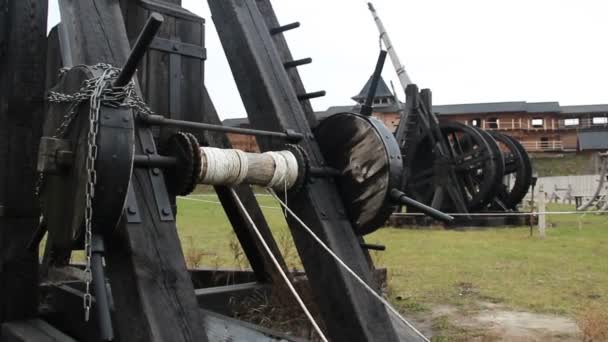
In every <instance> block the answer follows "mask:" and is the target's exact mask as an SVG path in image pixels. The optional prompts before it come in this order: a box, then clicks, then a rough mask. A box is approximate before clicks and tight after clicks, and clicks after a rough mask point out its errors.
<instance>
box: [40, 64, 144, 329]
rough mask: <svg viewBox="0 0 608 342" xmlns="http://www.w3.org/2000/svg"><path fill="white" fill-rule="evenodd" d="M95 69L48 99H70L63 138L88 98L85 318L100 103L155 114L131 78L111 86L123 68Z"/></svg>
mask: <svg viewBox="0 0 608 342" xmlns="http://www.w3.org/2000/svg"><path fill="white" fill-rule="evenodd" d="M92 68H93V69H96V70H101V71H103V73H102V75H101V76H99V77H95V78H91V79H89V80H86V81H85V82H84V83H83V85H82V87H81V88H80V90H79V91H78V92H76V93H74V94H63V93H58V92H54V91H51V92H49V96H48V98H47V100H48V101H49V102H51V103H69V104H70V105H69V106H68V108H67V111H66V113H65V115H64V117H63V120H62V122H61V124H60V125H59V126H58V127H57V129H56V130H55V134H54V136H53V137H55V138H63V137H65V135H66V134H67V133H68V132H69V130H70V127H71V125H72V123H73V121H74V119H75V118H76V117H77V115H78V107H79V106H80V104H82V103H83V102H84V101H87V100H88V101H89V132H88V135H87V156H86V164H85V168H86V172H87V184H86V188H85V201H86V203H85V204H86V205H85V218H84V219H85V233H84V251H85V256H86V264H85V269H84V273H85V294H84V297H83V308H84V319H85V321H88V320H89V316H90V311H91V304H92V296H91V281H92V274H91V256H92V248H91V247H92V246H91V242H92V239H93V200H94V198H95V185H96V184H97V171H96V169H95V161H96V160H97V153H98V150H99V148H98V146H97V134H98V130H99V112H100V110H101V106H102V105H104V106H109V107H128V108H132V109H134V111H135V112H136V113H145V114H152V111H151V110H150V109H149V108H148V106H147V105H146V103H145V102H144V101H143V100H142V99H141V98H140V97H139V95H137V92H136V91H135V83H134V82H130V83H129V84H128V85H127V86H125V87H122V88H116V87H112V86H111V85H112V82H113V81H114V79H116V77H117V76H118V75H119V74H120V69H118V68H115V67H113V66H111V65H108V64H97V65H95V66H93V67H92ZM66 72H67V69H61V70H60V75H63V74H65V73H66ZM43 181H44V178H43V177H41V178H40V182H39V183H40V184H39V185H38V186H37V189H36V192H37V193H39V191H40V186H42V183H43Z"/></svg>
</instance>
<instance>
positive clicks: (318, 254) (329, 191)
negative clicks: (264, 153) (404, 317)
mask: <svg viewBox="0 0 608 342" xmlns="http://www.w3.org/2000/svg"><path fill="white" fill-rule="evenodd" d="M209 5H210V9H211V13H212V15H213V19H214V23H215V25H216V27H217V31H218V33H219V35H220V39H221V41H222V44H223V46H224V50H225V52H226V55H227V57H228V61H229V64H230V66H231V68H232V71H233V75H234V78H235V80H236V83H237V86H238V88H239V91H240V93H241V97H242V99H243V102H244V104H245V108H246V109H247V112H248V116H249V121H250V122H251V124H252V126H253V127H255V128H259V129H262V128H263V129H271V130H280V131H283V130H285V129H293V130H295V131H297V132H301V133H303V134H304V136H305V137H306V138H305V139H304V140H303V141H302V142H301V143H300V146H302V147H303V148H304V149H305V150H306V152H307V153H308V155H309V157H310V159H311V165H313V166H322V165H323V164H324V161H323V157H322V156H321V153H320V150H319V146H318V145H317V144H316V142H315V141H314V135H313V134H312V131H311V124H310V123H311V122H314V121H315V120H314V119H313V118H310V116H312V111H311V112H310V113H308V112H306V110H305V109H304V108H303V105H302V104H301V103H300V101H299V100H298V98H297V94H298V93H305V91H301V92H300V91H296V89H295V88H296V87H298V85H295V86H294V85H293V84H292V79H291V78H290V76H289V75H288V74H287V72H286V71H285V69H284V67H283V63H284V62H285V61H286V60H291V59H292V58H291V57H290V58H288V59H283V58H281V55H280V53H279V52H278V51H277V47H276V45H275V44H276V41H275V40H274V39H276V37H277V36H278V35H275V36H274V37H275V38H274V39H273V38H272V37H271V35H270V33H269V28H268V26H267V24H266V22H265V21H264V16H263V15H262V14H261V13H260V8H261V7H264V6H267V8H268V7H269V6H270V3H269V2H268V1H263V0H262V1H253V0H243V1H236V0H209ZM258 6H260V8H258ZM276 26H277V25H273V26H272V27H276ZM290 71H291V72H296V69H290ZM302 88H303V87H302ZM304 106H305V107H306V106H307V104H304ZM258 143H259V144H260V147H261V149H262V150H276V149H279V148H280V146H279V144H277V143H273V142H271V141H268V140H265V139H260V140H259V141H258ZM289 204H290V206H291V208H292V210H294V212H295V213H297V215H298V216H299V217H301V218H302V219H303V220H304V222H306V223H307V224H308V225H309V226H310V227H311V229H312V230H313V231H315V233H316V234H317V235H318V236H319V237H320V238H321V239H322V240H324V241H325V243H326V244H327V245H328V246H329V247H330V248H331V249H332V250H333V251H334V252H335V253H336V254H337V255H338V256H339V257H340V258H341V259H342V260H344V261H345V262H346V263H347V264H348V265H349V266H350V267H351V268H352V269H353V270H354V271H355V272H357V273H358V274H359V275H360V276H361V277H362V278H363V279H365V280H366V281H367V282H368V283H370V284H371V283H372V275H371V270H370V265H369V263H368V262H367V260H366V258H365V255H364V253H363V251H362V248H361V246H360V240H359V238H358V237H357V236H356V235H355V234H354V229H353V227H352V225H351V224H350V222H349V221H348V219H347V218H346V215H345V210H344V207H343V205H342V199H341V198H340V197H339V195H338V192H337V189H336V186H335V184H333V183H332V181H331V180H329V179H317V180H315V181H314V182H312V183H311V184H310V185H309V186H308V187H307V188H306V189H305V190H303V191H302V192H301V193H299V194H297V195H293V196H291V197H290V198H289ZM288 223H289V226H290V229H291V231H292V234H293V236H294V240H295V242H296V245H297V248H298V251H299V253H300V256H301V258H302V261H303V264H304V267H305V269H306V271H307V275H308V278H309V280H310V283H311V288H312V291H313V295H314V297H315V299H316V302H317V304H318V306H319V308H320V311H321V314H322V316H323V319H324V321H325V326H326V327H327V330H328V331H327V333H328V337H329V338H330V339H331V340H332V341H397V340H399V337H398V335H397V332H396V329H395V328H394V327H393V325H392V323H391V321H390V318H389V315H388V314H387V312H386V309H385V308H384V307H383V305H382V304H381V303H380V302H378V300H377V299H376V298H374V297H373V296H372V295H371V294H370V293H368V292H367V291H366V290H365V289H364V288H363V287H362V286H361V285H360V284H358V283H357V282H356V281H355V280H354V279H353V278H352V276H351V275H350V274H348V273H347V272H346V271H345V270H344V269H343V268H342V267H341V266H340V265H339V264H338V263H337V262H336V261H335V260H333V259H332V258H331V257H330V256H329V255H328V254H327V253H324V252H323V251H321V250H320V247H319V245H318V244H317V243H316V242H315V241H314V240H313V239H312V238H311V237H310V236H309V235H308V234H307V233H306V232H304V231H303V230H302V228H301V227H300V226H299V225H298V223H297V222H295V221H294V220H292V219H290V220H288ZM403 340H411V341H417V340H419V338H417V337H416V336H415V335H414V333H413V332H407V333H406V337H404V338H403Z"/></svg>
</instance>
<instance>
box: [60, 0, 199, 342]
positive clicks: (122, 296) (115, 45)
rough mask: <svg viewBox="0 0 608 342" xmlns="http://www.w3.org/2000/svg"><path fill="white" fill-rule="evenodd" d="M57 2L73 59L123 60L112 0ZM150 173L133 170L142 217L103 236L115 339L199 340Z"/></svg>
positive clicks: (184, 276)
mask: <svg viewBox="0 0 608 342" xmlns="http://www.w3.org/2000/svg"><path fill="white" fill-rule="evenodd" d="M60 10H61V17H62V25H63V28H64V29H65V32H66V33H67V36H68V37H69V38H70V39H69V47H70V51H65V52H66V53H69V54H70V56H71V59H72V60H73V63H74V64H88V65H91V64H95V63H99V62H105V63H110V64H113V65H117V66H121V65H122V64H123V63H124V61H125V60H126V57H127V55H128V53H129V43H128V40H127V33H126V30H125V26H124V20H123V17H122V13H121V9H120V7H119V4H118V2H116V1H113V0H78V1H76V0H62V1H60ZM146 148H148V149H151V151H152V153H155V152H156V151H155V149H154V143H153V141H152V134H151V132H150V131H149V130H148V129H146V128H139V129H138V130H137V133H136V146H135V149H136V153H144V152H143V151H145V150H146ZM152 177H153V176H151V173H149V172H148V171H147V170H143V169H140V170H136V171H135V172H134V175H133V178H132V180H131V188H132V190H131V191H132V192H131V194H132V197H133V198H134V200H135V201H136V203H137V204H133V205H134V206H136V212H137V213H138V216H139V217H140V219H141V222H134V221H133V222H131V223H128V224H126V223H125V224H122V225H121V226H120V227H119V229H120V231H121V233H122V234H121V235H120V236H119V237H117V238H116V239H114V240H112V241H106V245H107V249H108V252H107V255H106V261H107V264H108V267H107V271H108V272H107V273H108V276H109V278H110V281H111V283H112V293H113V296H114V302H115V305H116V307H117V308H119V309H118V310H116V311H114V315H113V321H114V327H115V331H116V334H117V340H120V341H178V342H179V341H205V340H206V335H205V331H204V328H203V326H202V324H201V321H202V320H201V316H200V312H199V309H198V305H197V302H196V298H195V295H194V288H193V286H192V282H191V281H190V278H189V276H188V273H187V271H186V265H185V261H184V255H183V253H182V249H181V245H180V242H179V239H178V236H177V231H176V227H175V222H174V221H172V220H166V219H165V218H163V219H164V220H161V217H160V213H159V210H158V208H157V205H156V203H155V198H159V197H160V198H163V197H164V198H167V197H168V194H167V192H166V187H165V185H164V181H163V180H162V179H160V181H159V182H157V181H153V179H152ZM157 177H162V175H161V176H157ZM159 184H160V185H159ZM155 195H156V196H155Z"/></svg>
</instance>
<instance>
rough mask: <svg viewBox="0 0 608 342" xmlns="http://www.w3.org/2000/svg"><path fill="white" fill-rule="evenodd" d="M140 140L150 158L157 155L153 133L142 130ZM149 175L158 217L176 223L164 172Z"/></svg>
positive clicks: (149, 171)
mask: <svg viewBox="0 0 608 342" xmlns="http://www.w3.org/2000/svg"><path fill="white" fill-rule="evenodd" d="M138 135H139V138H140V142H141V147H142V150H143V152H145V153H146V154H148V155H150V156H155V155H157V153H156V146H155V145H154V138H153V137H152V132H150V130H147V129H141V130H140V132H139V134H138ZM148 175H149V177H150V181H151V182H152V192H153V193H154V202H155V203H156V208H157V210H158V216H159V217H160V220H161V221H175V217H174V216H173V210H172V209H171V200H170V198H169V194H168V192H167V185H166V183H165V178H164V176H163V172H162V171H161V170H160V169H159V168H152V169H148Z"/></svg>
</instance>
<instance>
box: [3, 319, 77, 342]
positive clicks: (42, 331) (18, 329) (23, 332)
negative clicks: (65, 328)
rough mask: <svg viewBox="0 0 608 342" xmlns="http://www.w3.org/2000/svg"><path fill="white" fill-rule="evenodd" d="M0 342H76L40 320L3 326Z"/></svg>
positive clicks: (10, 323)
mask: <svg viewBox="0 0 608 342" xmlns="http://www.w3.org/2000/svg"><path fill="white" fill-rule="evenodd" d="M0 340H1V341H3V342H76V340H74V339H73V338H71V337H70V336H68V335H66V334H64V333H62V332H61V331H59V330H57V329H56V328H55V327H53V326H52V325H50V324H48V323H47V322H45V321H43V320H41V319H32V320H28V321H15V322H9V323H5V324H3V325H2V328H1V329H0Z"/></svg>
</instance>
